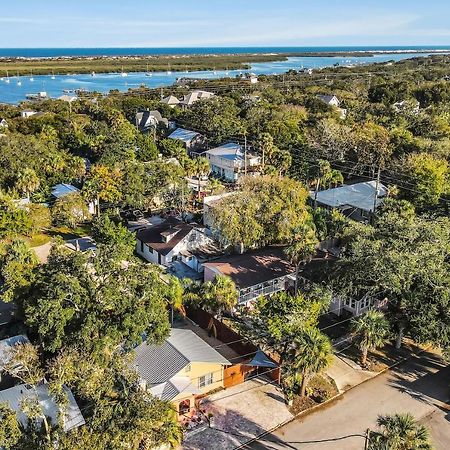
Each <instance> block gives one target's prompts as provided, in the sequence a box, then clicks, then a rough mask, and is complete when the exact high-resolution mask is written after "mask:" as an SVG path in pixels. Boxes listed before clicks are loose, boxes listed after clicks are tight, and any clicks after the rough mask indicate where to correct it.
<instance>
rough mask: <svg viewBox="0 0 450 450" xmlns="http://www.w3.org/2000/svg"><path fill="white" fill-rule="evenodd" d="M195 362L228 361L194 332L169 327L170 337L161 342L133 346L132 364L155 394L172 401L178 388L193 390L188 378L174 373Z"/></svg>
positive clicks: (180, 389)
mask: <svg viewBox="0 0 450 450" xmlns="http://www.w3.org/2000/svg"><path fill="white" fill-rule="evenodd" d="M194 362H198V363H217V364H223V365H229V364H230V362H229V361H228V360H227V359H226V358H224V357H223V356H222V355H221V354H220V353H218V352H217V351H216V350H214V349H213V348H212V347H211V346H210V345H209V344H207V343H206V342H205V341H204V340H203V339H201V338H200V337H199V336H197V335H196V334H195V333H194V332H193V331H191V330H185V329H178V328H172V329H171V332H170V336H169V337H168V338H167V339H166V340H165V341H164V342H163V343H162V344H161V345H155V344H150V345H149V344H147V343H146V342H143V343H142V344H140V345H139V346H138V347H136V349H135V358H134V361H133V363H132V365H133V367H134V368H136V369H137V371H138V373H139V375H140V377H141V378H142V379H143V380H145V381H146V382H147V384H148V386H149V387H150V388H151V391H152V393H153V394H154V395H156V396H159V397H160V398H163V399H165V400H171V399H172V398H174V397H176V396H177V395H178V393H179V392H181V391H184V392H186V390H187V389H189V390H190V391H192V390H193V389H196V388H195V387H194V386H192V385H191V380H190V378H189V377H183V376H177V374H178V373H179V372H180V371H181V370H182V369H184V368H185V367H186V366H187V365H188V364H190V363H194ZM191 393H196V392H191Z"/></svg>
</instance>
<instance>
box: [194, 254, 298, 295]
mask: <svg viewBox="0 0 450 450" xmlns="http://www.w3.org/2000/svg"><path fill="white" fill-rule="evenodd" d="M203 265H204V266H205V267H209V268H210V269H212V270H214V271H216V272H218V273H220V274H222V275H227V276H229V277H230V278H231V279H232V280H233V281H234V283H235V284H236V286H237V287H238V288H239V289H243V288H246V287H249V286H255V285H256V284H260V283H264V282H265V281H270V280H274V279H275V278H280V277H282V276H285V275H289V274H291V273H294V272H295V267H294V265H293V264H291V263H290V262H289V261H288V260H287V259H286V256H285V255H284V249H283V247H265V248H262V249H259V250H254V251H250V252H247V253H244V254H242V255H232V256H227V257H224V258H218V259H217V260H214V261H211V262H208V263H204V264H203Z"/></svg>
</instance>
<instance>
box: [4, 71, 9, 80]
mask: <svg viewBox="0 0 450 450" xmlns="http://www.w3.org/2000/svg"><path fill="white" fill-rule="evenodd" d="M5 83H9V74H8V71H6V80H5Z"/></svg>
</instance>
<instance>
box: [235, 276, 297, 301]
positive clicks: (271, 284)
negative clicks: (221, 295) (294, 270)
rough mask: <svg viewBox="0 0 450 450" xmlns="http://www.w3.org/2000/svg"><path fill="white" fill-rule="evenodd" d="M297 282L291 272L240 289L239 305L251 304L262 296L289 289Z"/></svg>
mask: <svg viewBox="0 0 450 450" xmlns="http://www.w3.org/2000/svg"><path fill="white" fill-rule="evenodd" d="M294 282H295V275H294V274H289V275H285V276H282V277H279V278H274V279H273V280H269V281H265V282H264V283H260V284H256V285H254V286H250V287H247V288H244V289H241V290H240V291H239V299H238V304H239V305H245V306H249V303H251V302H252V301H253V300H256V299H257V298H258V297H260V296H266V295H271V294H275V293H276V292H280V291H285V290H287V289H288V288H289V287H290V285H293V284H294Z"/></svg>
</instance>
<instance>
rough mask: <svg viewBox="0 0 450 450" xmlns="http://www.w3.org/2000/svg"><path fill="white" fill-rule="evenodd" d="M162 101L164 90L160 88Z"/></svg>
mask: <svg viewBox="0 0 450 450" xmlns="http://www.w3.org/2000/svg"><path fill="white" fill-rule="evenodd" d="M163 99H164V90H163V88H161V101H163Z"/></svg>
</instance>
